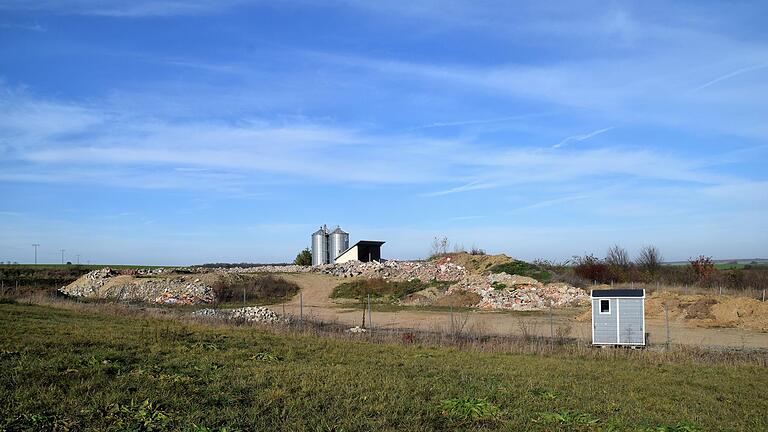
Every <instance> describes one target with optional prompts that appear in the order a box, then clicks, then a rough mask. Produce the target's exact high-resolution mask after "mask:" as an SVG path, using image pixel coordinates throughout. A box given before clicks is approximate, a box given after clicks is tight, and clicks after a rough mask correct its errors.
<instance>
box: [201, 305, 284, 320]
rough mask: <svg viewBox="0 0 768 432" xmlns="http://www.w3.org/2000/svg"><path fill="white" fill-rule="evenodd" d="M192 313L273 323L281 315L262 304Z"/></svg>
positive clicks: (209, 316) (225, 318)
mask: <svg viewBox="0 0 768 432" xmlns="http://www.w3.org/2000/svg"><path fill="white" fill-rule="evenodd" d="M192 315H194V316H198V317H208V318H218V319H224V320H229V321H237V322H248V323H266V324H272V323H276V322H278V321H280V317H279V316H278V315H277V314H276V313H275V312H273V311H272V310H270V309H268V308H265V307H262V306H258V307H242V308H238V309H200V310H197V311H195V312H192Z"/></svg>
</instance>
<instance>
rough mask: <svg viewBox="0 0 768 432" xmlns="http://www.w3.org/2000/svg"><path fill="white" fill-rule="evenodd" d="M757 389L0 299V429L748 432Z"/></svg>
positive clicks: (724, 377) (683, 375)
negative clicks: (728, 431) (0, 300)
mask: <svg viewBox="0 0 768 432" xmlns="http://www.w3.org/2000/svg"><path fill="white" fill-rule="evenodd" d="M767 386H768V374H766V369H765V367H763V366H757V365H754V366H753V365H743V364H742V365H728V364H723V363H714V364H701V363H688V362H682V363H679V364H675V363H671V362H669V361H648V360H639V359H632V358H626V357H625V356H616V358H610V357H609V356H606V357H604V358H597V359H589V358H584V357H581V356H578V355H573V354H571V355H563V356H556V357H555V356H552V357H548V356H543V355H529V354H491V353H482V352H476V351H459V350H456V349H449V348H427V347H421V346H418V345H382V344H374V343H367V342H356V341H345V340H335V339H328V338H320V337H309V336H296V335H279V334H277V333H273V332H267V331H265V330H259V329H257V328H250V327H224V326H205V325H201V324H194V323H181V322H178V321H170V320H158V319H153V318H148V317H146V316H142V315H137V316H124V315H116V316H115V315H106V314H101V313H96V312H76V311H67V310H61V309H53V308H47V307H41V306H26V305H19V304H0V419H1V420H0V430H178V431H209V430H221V431H223V430H227V431H235V430H242V431H245V430H295V431H304V430H312V431H315V430H324V431H330V430H335V431H351V430H391V431H395V430H398V431H400V430H424V431H432V430H455V429H459V430H531V431H549V430H562V431H565V430H568V431H571V430H576V431H588V430H591V431H596V430H603V431H624V430H626V431H713V430H750V431H752V430H754V431H757V430H767V429H768V416H766V415H765V413H766V412H768V401H767V400H766V399H765V389H766V388H767ZM225 428H226V429H225Z"/></svg>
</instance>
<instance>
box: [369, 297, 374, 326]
mask: <svg viewBox="0 0 768 432" xmlns="http://www.w3.org/2000/svg"><path fill="white" fill-rule="evenodd" d="M368 327H370V329H371V330H373V320H372V319H371V295H370V294H368Z"/></svg>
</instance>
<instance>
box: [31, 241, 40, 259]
mask: <svg viewBox="0 0 768 432" xmlns="http://www.w3.org/2000/svg"><path fill="white" fill-rule="evenodd" d="M32 247H34V248H35V264H37V248H38V247H40V243H32Z"/></svg>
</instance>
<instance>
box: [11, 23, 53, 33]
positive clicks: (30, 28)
mask: <svg viewBox="0 0 768 432" xmlns="http://www.w3.org/2000/svg"><path fill="white" fill-rule="evenodd" d="M0 28H4V29H18V30H28V31H33V32H44V31H46V30H47V29H46V28H45V27H43V26H42V25H40V24H38V23H34V24H25V23H12V22H4V23H0Z"/></svg>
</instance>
